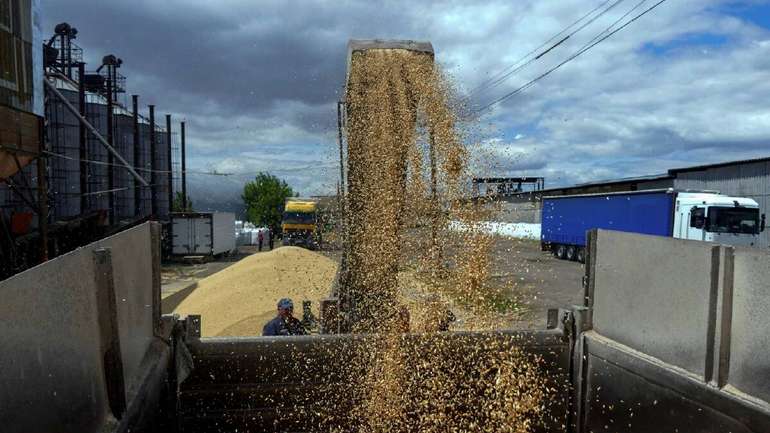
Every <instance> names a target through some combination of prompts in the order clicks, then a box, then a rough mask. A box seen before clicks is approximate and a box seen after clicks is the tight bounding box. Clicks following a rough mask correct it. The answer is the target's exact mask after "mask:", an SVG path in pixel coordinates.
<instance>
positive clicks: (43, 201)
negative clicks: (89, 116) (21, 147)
mask: <svg viewBox="0 0 770 433" xmlns="http://www.w3.org/2000/svg"><path fill="white" fill-rule="evenodd" d="M43 81H45V82H46V83H47V82H48V80H43ZM38 128H39V131H40V138H41V140H40V141H41V142H40V147H41V148H42V150H43V151H44V152H45V151H46V150H47V149H46V148H45V140H42V138H43V137H45V129H44V128H45V126H44V124H43V121H40V122H39V126H38ZM47 161H48V159H47V158H45V157H42V156H41V157H40V158H38V159H37V200H38V206H39V210H40V212H39V213H38V214H37V224H38V230H39V231H40V259H41V261H42V262H46V261H48V180H47V176H46V172H47V171H48V170H47V168H46V162H47Z"/></svg>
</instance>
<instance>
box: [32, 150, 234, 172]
mask: <svg viewBox="0 0 770 433" xmlns="http://www.w3.org/2000/svg"><path fill="white" fill-rule="evenodd" d="M43 153H45V154H46V155H48V156H53V157H56V158H62V159H68V160H70V161H78V162H85V163H87V164H94V165H102V166H108V167H119V168H126V167H125V166H124V165H123V164H114V163H109V162H105V161H94V160H91V159H80V158H75V157H72V156H67V155H62V154H61V153H55V152H49V151H44V152H43ZM134 170H136V171H142V172H145V173H159V174H169V173H171V174H174V173H182V171H181V170H180V171H173V170H152V169H149V168H141V167H134ZM184 173H185V174H205V175H209V176H232V175H234V174H236V173H218V172H215V171H191V170H186V171H185V172H184Z"/></svg>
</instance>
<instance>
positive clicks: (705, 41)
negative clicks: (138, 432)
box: [641, 33, 728, 56]
mask: <svg viewBox="0 0 770 433" xmlns="http://www.w3.org/2000/svg"><path fill="white" fill-rule="evenodd" d="M727 42H728V38H727V36H725V35H720V34H716V33H688V34H686V35H681V36H679V37H678V38H676V39H672V40H670V41H666V42H664V43H657V42H648V43H646V44H644V45H642V48H641V51H642V52H643V53H647V54H651V55H656V56H664V55H666V54H669V53H670V52H672V51H678V50H680V49H686V48H690V47H708V48H718V47H721V46H723V45H725V44H727Z"/></svg>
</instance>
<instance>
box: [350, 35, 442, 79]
mask: <svg viewBox="0 0 770 433" xmlns="http://www.w3.org/2000/svg"><path fill="white" fill-rule="evenodd" d="M366 50H408V51H415V52H418V53H424V54H426V55H428V56H431V58H432V57H433V45H432V44H431V43H430V42H428V41H412V40H408V39H351V40H349V41H348V62H347V70H346V72H345V87H346V88H347V83H348V81H349V79H350V66H351V61H352V60H353V53H355V52H360V51H366Z"/></svg>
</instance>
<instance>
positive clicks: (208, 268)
mask: <svg viewBox="0 0 770 433" xmlns="http://www.w3.org/2000/svg"><path fill="white" fill-rule="evenodd" d="M255 253H257V249H256V247H254V246H242V247H239V248H238V251H237V252H236V253H234V254H232V255H230V256H229V257H222V258H219V259H216V260H214V261H211V262H208V263H200V264H189V263H179V262H175V263H164V264H163V266H162V297H163V298H164V300H163V310H164V312H170V310H172V309H173V308H174V306H175V305H177V304H178V303H179V302H181V300H182V299H184V297H186V296H187V294H189V292H191V291H192V290H195V286H196V283H197V281H198V280H200V279H203V278H205V277H207V276H209V275H211V274H213V273H215V272H219V271H221V270H223V269H225V268H227V267H228V266H230V265H232V264H233V263H236V262H237V261H239V260H241V259H242V258H244V257H246V256H248V255H251V254H255ZM322 253H323V254H325V255H328V256H330V257H332V258H333V259H335V260H339V258H340V252H339V251H338V250H335V251H323V252H322ZM491 255H492V263H491V270H490V278H491V279H492V281H491V283H492V284H493V285H495V286H497V287H503V288H505V293H506V295H507V296H508V297H510V298H511V299H514V300H515V301H516V303H517V304H518V305H520V306H521V307H522V308H521V309H522V314H521V315H520V316H519V318H518V319H516V320H515V321H513V322H511V323H510V325H509V326H510V327H512V328H543V327H545V324H546V316H547V311H548V309H549V308H566V307H570V306H572V305H581V304H582V303H583V289H582V285H581V282H582V277H583V274H584V270H583V265H582V264H580V263H577V262H568V261H565V260H559V259H557V258H555V257H553V255H551V254H550V253H548V252H544V251H540V243H539V242H536V241H531V240H519V239H510V238H503V237H498V238H497V239H496V240H495V243H494V247H493V250H492V254H491Z"/></svg>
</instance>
